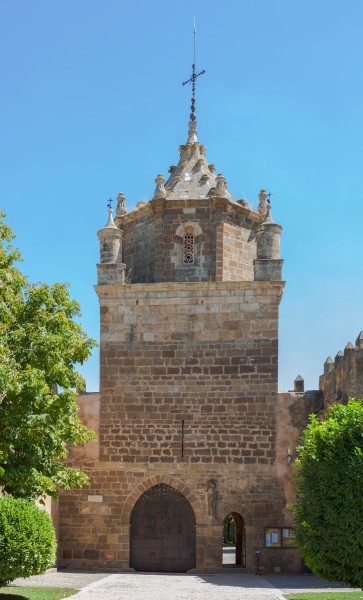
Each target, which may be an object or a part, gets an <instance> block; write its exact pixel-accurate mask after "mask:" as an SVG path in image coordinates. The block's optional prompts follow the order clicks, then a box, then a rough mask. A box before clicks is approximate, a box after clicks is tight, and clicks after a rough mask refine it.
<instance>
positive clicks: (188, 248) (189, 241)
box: [184, 233, 194, 265]
mask: <svg viewBox="0 0 363 600" xmlns="http://www.w3.org/2000/svg"><path fill="white" fill-rule="evenodd" d="M184 263H185V264H186V265H192V264H193V263H194V235H193V234H192V233H186V234H185V235H184Z"/></svg>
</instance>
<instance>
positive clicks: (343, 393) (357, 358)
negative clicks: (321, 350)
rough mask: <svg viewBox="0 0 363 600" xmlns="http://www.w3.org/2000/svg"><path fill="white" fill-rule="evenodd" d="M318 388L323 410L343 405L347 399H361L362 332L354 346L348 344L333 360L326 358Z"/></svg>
mask: <svg viewBox="0 0 363 600" xmlns="http://www.w3.org/2000/svg"><path fill="white" fill-rule="evenodd" d="M319 388H320V390H321V391H322V393H323V399H324V407H325V408H326V407H328V406H330V405H331V404H336V403H337V402H340V403H345V402H347V400H348V399H349V398H363V332H361V333H360V334H359V336H358V338H357V340H356V343H355V346H353V345H352V344H351V343H349V344H347V346H346V348H345V350H344V352H342V351H339V352H338V354H337V355H336V357H335V359H334V360H333V359H332V358H330V357H328V358H327V360H326V361H325V363H324V374H323V375H321V376H320V378H319Z"/></svg>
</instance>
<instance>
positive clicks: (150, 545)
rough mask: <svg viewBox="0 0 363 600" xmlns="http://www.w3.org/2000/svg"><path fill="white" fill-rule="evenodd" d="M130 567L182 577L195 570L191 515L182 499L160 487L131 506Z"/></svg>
mask: <svg viewBox="0 0 363 600" xmlns="http://www.w3.org/2000/svg"><path fill="white" fill-rule="evenodd" d="M130 525H131V527H130V567H133V568H134V569H136V571H161V572H162V571H167V572H179V573H183V572H186V571H188V570H189V569H193V568H194V567H195V514H194V511H193V508H192V507H191V505H190V503H189V501H188V500H187V499H186V497H185V496H184V495H183V494H181V493H180V492H178V491H177V490H175V489H174V488H172V487H170V486H169V485H166V484H165V483H161V484H159V485H155V486H154V487H152V488H150V489H149V490H147V491H146V492H145V493H144V494H143V495H142V496H140V498H139V499H138V500H137V502H136V503H135V506H134V508H133V510H132V513H131V519H130Z"/></svg>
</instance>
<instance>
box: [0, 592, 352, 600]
mask: <svg viewBox="0 0 363 600" xmlns="http://www.w3.org/2000/svg"><path fill="white" fill-rule="evenodd" d="M286 598H288V600H363V592H311V593H310V592H309V593H306V594H287V596H286ZM0 600H1V596H0Z"/></svg>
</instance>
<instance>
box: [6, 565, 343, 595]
mask: <svg viewBox="0 0 363 600" xmlns="http://www.w3.org/2000/svg"><path fill="white" fill-rule="evenodd" d="M13 585H30V586H41V587H48V586H49V587H68V588H74V589H80V590H81V591H80V592H79V593H78V594H76V595H74V596H71V598H72V599H73V600H283V599H284V598H285V594H288V593H294V592H305V591H306V592H308V591H316V592H318V591H327V592H329V591H337V590H340V591H349V590H348V588H343V587H341V586H339V585H338V584H331V583H327V582H325V581H322V580H321V579H318V578H317V577H314V576H313V575H283V574H278V575H265V576H259V575H252V574H246V573H241V572H235V573H233V572H229V573H223V574H222V573H218V574H206V575H187V574H175V575H174V574H166V573H124V574H122V573H117V574H113V575H108V574H107V573H94V572H92V573H85V572H72V571H67V570H65V571H58V572H57V571H56V569H51V570H50V571H47V573H45V574H44V575H38V576H36V577H29V578H28V579H17V580H16V581H14V582H13Z"/></svg>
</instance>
